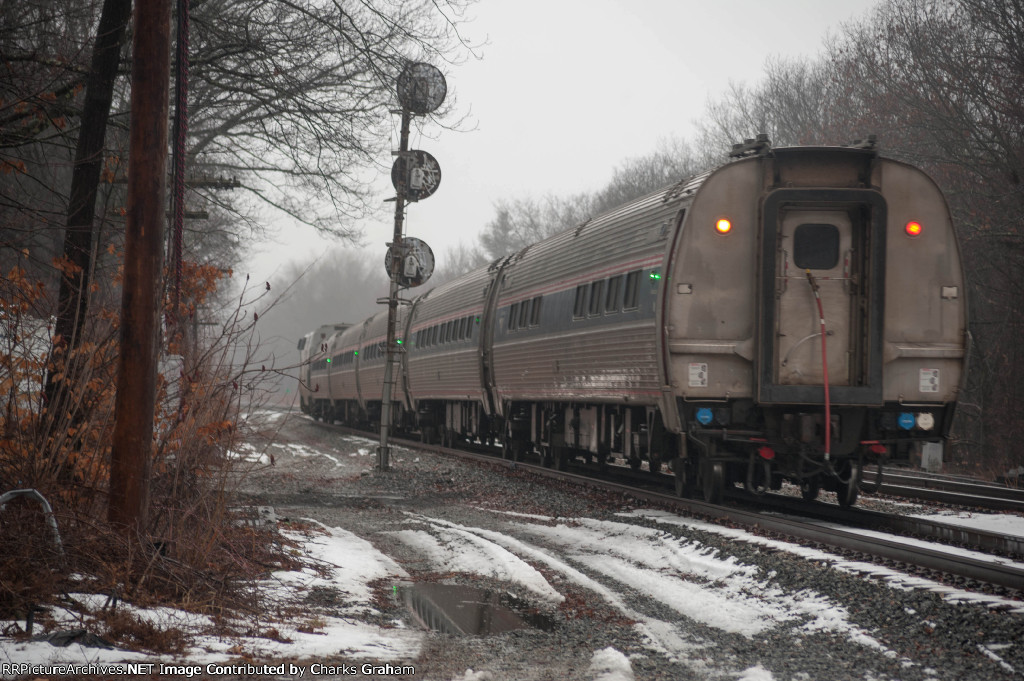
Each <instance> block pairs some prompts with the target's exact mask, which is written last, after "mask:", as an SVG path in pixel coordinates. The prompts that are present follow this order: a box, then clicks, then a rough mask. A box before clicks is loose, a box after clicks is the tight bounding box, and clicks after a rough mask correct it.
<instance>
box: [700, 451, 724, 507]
mask: <svg viewBox="0 0 1024 681" xmlns="http://www.w3.org/2000/svg"><path fill="white" fill-rule="evenodd" d="M700 484H701V488H702V490H703V492H704V501H706V502H708V503H709V504H717V503H720V502H721V501H722V497H723V496H725V464H724V463H722V462H721V461H708V460H704V461H701V462H700Z"/></svg>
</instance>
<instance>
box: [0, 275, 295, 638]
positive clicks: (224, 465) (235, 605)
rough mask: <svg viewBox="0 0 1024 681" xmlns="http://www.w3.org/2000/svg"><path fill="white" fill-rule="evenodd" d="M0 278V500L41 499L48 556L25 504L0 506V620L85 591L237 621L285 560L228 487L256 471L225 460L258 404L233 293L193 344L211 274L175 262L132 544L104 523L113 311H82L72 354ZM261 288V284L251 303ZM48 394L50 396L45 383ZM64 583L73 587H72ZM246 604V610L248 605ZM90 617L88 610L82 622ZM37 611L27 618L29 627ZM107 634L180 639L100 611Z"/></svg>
mask: <svg viewBox="0 0 1024 681" xmlns="http://www.w3.org/2000/svg"><path fill="white" fill-rule="evenodd" d="M5 274H6V277H5V278H4V279H3V280H2V281H0V323H2V326H0V331H2V334H0V494H2V493H3V492H5V491H8V490H11V489H23V488H31V489H35V490H38V491H39V492H40V493H41V494H42V495H43V496H44V497H45V498H46V499H47V500H48V501H49V503H50V504H51V505H52V507H53V514H54V517H55V518H56V520H57V523H58V526H59V528H60V534H61V537H62V540H63V553H61V552H60V551H59V550H58V549H57V547H56V545H55V542H54V540H53V539H52V536H51V533H49V532H48V531H47V530H46V525H45V522H44V521H45V518H44V516H43V514H42V512H41V510H40V509H39V507H38V505H36V504H35V503H34V502H18V503H14V502H12V503H10V504H8V505H7V508H6V509H5V510H3V511H0V574H2V575H3V579H0V585H2V586H0V620H3V619H18V620H23V619H25V618H26V617H27V614H28V613H29V612H32V611H33V608H34V607H36V606H39V605H46V604H52V603H55V602H57V601H58V600H59V599H60V597H61V594H66V593H74V592H76V591H92V592H94V593H102V594H107V595H109V596H111V597H112V598H111V603H113V602H115V601H116V600H118V599H124V600H128V601H131V602H132V603H133V604H136V605H139V606H146V605H172V606H174V607H178V608H184V609H187V610H191V611H195V612H202V613H208V614H225V613H232V614H234V615H242V616H244V615H245V614H246V613H248V612H250V611H252V609H253V608H254V601H253V596H254V593H253V592H254V587H253V584H254V582H255V580H257V579H259V578H261V577H264V576H266V574H267V573H268V572H269V571H271V570H275V569H281V568H287V567H289V565H290V561H291V560H292V559H291V558H290V557H289V556H288V555H287V552H286V551H285V550H284V548H283V546H282V544H281V540H280V538H279V537H278V535H277V534H276V533H275V532H272V531H267V530H264V529H260V528H256V527H252V526H248V525H246V524H245V523H244V522H242V521H241V519H240V517H239V516H238V514H237V513H236V512H235V511H234V510H233V509H232V503H233V502H232V493H233V491H234V490H235V489H236V487H237V485H238V484H239V482H240V481H241V479H242V476H244V474H245V472H246V470H248V469H251V468H252V467H253V466H258V465H262V464H260V463H259V462H249V461H245V460H243V459H240V458H238V457H235V456H234V455H233V454H232V450H233V449H234V448H236V446H237V444H238V442H239V441H240V439H241V438H243V437H245V435H246V433H245V428H246V425H245V420H244V418H242V415H243V414H244V412H245V411H246V410H249V409H253V408H255V407H256V406H258V401H259V396H260V395H261V394H262V390H261V381H262V379H263V378H264V377H266V376H267V374H268V372H266V371H265V370H264V369H263V367H262V366H261V367H259V368H254V366H253V354H254V352H255V350H254V347H253V343H252V338H253V331H254V326H255V323H256V320H255V315H252V316H250V315H249V314H248V313H247V312H246V309H247V306H249V305H251V304H252V303H253V302H254V300H253V299H252V297H251V296H250V297H249V298H247V297H246V296H247V293H246V292H243V293H242V294H241V296H240V297H239V299H238V300H237V303H236V306H235V308H234V309H233V311H232V312H231V313H230V314H228V315H227V316H226V318H225V321H223V322H222V323H221V324H220V325H219V326H218V327H217V328H216V330H215V331H214V332H213V333H207V334H206V335H205V337H203V338H197V337H196V336H195V334H192V335H190V334H189V333H188V332H189V331H193V330H195V329H196V328H198V325H193V323H192V322H193V320H194V319H195V317H194V316H195V314H196V311H197V309H199V306H200V305H202V304H203V303H204V301H206V300H207V299H208V297H209V296H210V294H211V293H212V292H213V291H214V289H215V287H216V285H217V284H218V283H219V282H220V280H221V279H222V277H223V274H224V273H223V272H221V271H219V270H217V269H215V268H209V267H202V266H198V265H186V268H185V280H184V281H185V287H184V288H183V290H182V294H181V302H180V304H179V305H178V307H177V308H176V309H174V310H171V309H170V307H169V306H168V309H167V310H166V314H167V319H168V320H180V322H179V323H177V324H174V323H169V324H168V325H167V328H168V329H171V330H172V332H171V333H169V338H168V339H167V340H166V343H165V351H166V352H167V354H168V355H170V356H172V357H177V358H178V361H176V362H170V363H165V365H164V366H163V367H162V373H161V375H160V376H159V379H158V385H157V390H158V399H157V409H156V413H155V414H154V447H153V450H152V453H151V458H150V461H149V467H150V472H151V475H150V480H149V497H148V513H147V515H146V517H145V519H144V522H143V523H141V524H140V530H139V532H138V534H137V535H134V536H131V537H126V536H125V535H124V534H123V532H122V530H120V529H119V528H115V527H112V526H110V525H109V524H108V523H107V521H106V511H107V502H108V499H109V494H110V489H109V472H110V450H111V432H112V426H113V422H114V418H115V414H114V392H115V387H116V383H117V376H116V375H115V374H116V370H115V367H116V362H115V361H114V360H115V359H116V356H117V351H118V349H117V325H118V319H117V315H116V314H115V313H114V312H113V311H112V310H111V309H110V307H109V306H107V307H104V306H103V305H94V312H93V313H91V314H90V320H89V322H88V323H87V324H86V326H85V332H84V336H83V338H82V339H81V340H80V341H79V342H77V343H76V344H75V347H74V348H72V347H71V344H70V343H67V342H65V339H60V338H53V337H52V331H51V329H52V324H51V323H50V322H49V321H48V320H49V319H50V318H49V317H48V315H47V314H46V310H48V309H51V306H50V305H49V301H48V300H47V297H46V290H45V287H44V286H43V285H42V284H41V283H38V282H35V281H31V280H30V279H29V278H28V277H27V276H26V275H25V272H24V271H23V270H21V269H19V268H14V269H13V270H12V271H10V272H8V273H5ZM263 295H266V293H265V292H264V291H262V290H261V291H260V292H259V296H261V297H262V296H263ZM48 378H50V379H52V380H53V382H54V384H55V385H57V386H58V391H57V392H56V393H54V394H55V395H57V396H58V398H59V399H54V400H53V401H52V402H50V403H48V402H47V399H46V397H45V395H46V393H47V390H46V381H47V379H48ZM72 576H74V578H72ZM256 608H257V609H258V606H256ZM93 615H95V613H93ZM44 620H45V618H40V619H39V621H40V622H41V623H42V622H43V621H44ZM102 623H103V627H105V629H106V631H105V632H103V631H101V632H98V633H101V634H103V633H105V634H106V635H108V636H110V637H112V638H113V639H115V640H117V641H126V642H128V641H130V642H131V643H132V644H134V645H138V646H142V647H147V648H151V649H153V650H161V651H169V652H173V651H175V650H177V649H179V648H180V645H181V642H180V641H179V640H178V639H176V638H175V637H174V636H173V635H171V634H169V633H167V632H162V633H161V632H160V631H158V629H159V628H154V627H153V625H148V624H145V623H144V622H143V621H142V620H139V619H138V618H133V617H132V616H130V615H129V614H127V613H122V612H120V611H119V610H118V609H117V608H116V607H115V608H110V609H109V610H106V611H104V612H103V613H102Z"/></svg>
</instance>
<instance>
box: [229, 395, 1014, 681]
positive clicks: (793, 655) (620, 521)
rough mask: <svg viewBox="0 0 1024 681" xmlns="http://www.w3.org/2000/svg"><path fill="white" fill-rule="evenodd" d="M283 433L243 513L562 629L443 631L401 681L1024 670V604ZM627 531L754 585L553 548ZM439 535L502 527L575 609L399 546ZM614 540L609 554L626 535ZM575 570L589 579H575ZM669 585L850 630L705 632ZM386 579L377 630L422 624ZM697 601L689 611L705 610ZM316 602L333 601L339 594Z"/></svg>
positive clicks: (464, 465) (451, 467)
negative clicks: (345, 542)
mask: <svg viewBox="0 0 1024 681" xmlns="http://www.w3.org/2000/svg"><path fill="white" fill-rule="evenodd" d="M271 426H273V427H274V428H279V430H278V432H277V433H276V435H275V436H274V437H275V440H274V441H275V442H276V444H272V445H268V444H267V443H266V442H265V441H262V442H261V441H255V442H254V443H253V444H254V445H256V446H257V448H258V449H264V448H265V452H266V454H268V455H269V454H272V455H273V461H274V463H273V465H269V466H264V467H260V468H258V469H257V470H255V471H253V472H252V473H250V474H249V475H248V476H247V478H246V480H245V483H244V485H243V490H242V499H243V500H244V502H245V503H248V504H253V505H268V506H272V507H274V509H275V512H276V514H277V516H278V517H279V518H281V519H283V522H282V527H287V525H288V522H289V521H290V522H297V521H305V520H306V519H309V520H313V521H316V522H318V523H322V524H323V525H325V526H328V527H339V528H343V529H345V530H347V531H349V532H352V533H354V534H356V535H358V536H359V537H361V538H363V539H365V540H367V541H369V542H371V543H372V544H373V545H374V546H375V547H376V548H377V549H378V550H379V551H381V552H383V553H385V554H387V555H388V556H389V557H391V558H392V559H393V560H395V561H396V562H398V563H399V564H400V565H401V566H402V568H403V569H404V570H405V571H406V572H407V573H408V574H409V580H410V581H412V582H417V581H423V582H436V583H441V584H452V585H460V584H461V585H466V586H473V587H477V588H481V589H486V590H489V591H491V592H493V593H495V594H505V595H506V596H505V600H506V601H509V602H512V603H514V604H515V606H514V607H516V608H518V609H519V611H520V612H521V613H522V612H525V610H529V609H533V610H535V611H536V612H537V613H542V614H543V615H544V616H545V621H549V622H551V625H550V627H547V628H545V629H539V628H524V629H518V630H514V631H508V632H505V633H501V634H492V635H487V636H482V635H459V634H451V633H443V632H438V631H430V632H429V633H427V634H426V636H425V640H424V644H423V645H422V647H421V649H420V652H419V655H418V656H417V657H416V659H412V660H408V661H407V662H403V664H408V665H410V666H412V667H414V668H415V674H414V675H411V676H409V675H407V676H406V678H417V679H438V680H441V679H443V680H446V681H447V680H449V679H462V680H465V681H472V680H483V679H490V680H492V681H497V680H500V679H517V680H530V679H603V680H605V681H618V680H620V679H629V678H635V679H712V678H723V679H743V680H745V681H766V680H776V681H783V680H790V679H792V680H794V681H830V680H837V681H838V680H842V681H846V680H848V679H865V680H882V679H901V680H903V679H905V680H908V681H909V680H916V679H921V680H928V679H936V680H945V679H949V680H950V681H952V680H954V679H955V680H957V681H963V680H968V679H978V680H983V679H984V680H988V679H1015V678H1020V676H1021V675H1024V614H1021V613H1020V612H1019V611H1017V612H1013V611H1000V610H997V609H993V608H991V607H990V605H982V604H975V603H967V602H954V601H953V600H951V599H950V598H949V597H948V595H943V594H940V593H935V592H933V591H929V590H927V589H926V588H910V587H906V586H897V585H894V584H893V583H891V582H890V581H886V580H881V579H876V578H872V577H870V576H865V575H864V574H861V573H858V572H854V571H849V570H845V569H842V568H841V567H837V566H836V562H837V561H835V560H813V559H809V558H806V557H800V556H796V555H794V554H793V553H790V552H789V551H784V550H780V549H779V548H777V547H776V546H775V545H772V544H767V545H766V544H758V543H749V542H744V541H737V540H736V539H732V538H729V537H726V536H723V535H722V534H720V533H718V532H716V531H712V530H709V529H707V528H706V527H704V526H703V524H702V523H694V524H692V525H689V524H686V523H687V521H686V520H685V519H683V520H680V521H679V522H665V519H664V518H663V517H661V515H664V514H665V512H664V511H659V510H657V509H648V508H645V507H644V506H643V505H641V504H638V503H637V502H636V501H635V500H632V499H627V498H624V497H621V496H617V495H608V494H603V493H597V492H594V491H591V490H583V489H580V488H578V487H575V486H570V485H568V484H563V483H552V482H547V481H541V480H538V479H537V478H535V477H533V476H531V475H529V474H528V473H525V472H523V471H522V470H519V469H516V468H514V467H510V466H509V465H507V464H506V463H504V462H499V461H496V462H495V464H494V465H478V464H475V463H470V462H466V461H462V460H457V459H451V458H447V457H443V456H441V455H436V454H432V453H427V452H422V451H418V450H412V449H402V448H396V450H395V452H394V454H393V464H394V465H393V468H392V470H391V471H388V472H386V473H380V472H377V471H376V470H375V463H376V458H375V455H374V454H373V452H374V447H375V443H374V442H373V441H372V440H370V439H360V438H356V437H353V436H350V435H345V434H343V433H341V432H339V431H338V430H336V429H332V428H330V427H328V426H325V425H323V424H319V423H316V422H313V421H311V420H309V419H307V418H306V417H304V416H302V415H299V414H291V415H289V416H287V417H279V418H274V419H271V420H269V421H268V422H267V428H264V432H265V433H268V434H269V429H270V427H271ZM295 445H301V447H296V446H295ZM659 514H661V515H659ZM677 518H678V516H677ZM611 523H614V524H616V525H611ZM446 524H447V525H446ZM628 525H632V526H634V529H635V530H636V532H639V533H641V536H643V535H642V533H643V532H648V531H652V532H653V531H656V532H657V533H659V537H660V538H659V539H658V541H659V542H660V543H665V544H667V545H670V546H683V545H686V546H689V547H691V548H694V549H696V550H697V554H696V555H702V556H703V555H706V556H707V557H708V558H709V560H710V559H713V560H714V561H718V563H719V564H720V563H721V562H725V563H726V564H728V565H734V566H736V569H738V570H741V571H743V574H744V575H746V576H747V577H749V579H750V580H751V584H753V585H755V586H753V587H751V588H750V589H749V590H747V592H746V593H734V592H733V591H731V590H729V589H730V588H733V587H729V588H726V586H727V585H726V582H728V579H729V578H722V579H721V580H720V579H717V578H715V577H714V576H711V577H709V576H708V575H707V574H706V573H700V572H699V571H695V572H694V573H693V574H689V573H688V572H687V569H686V564H685V559H680V561H682V562H679V561H675V560H673V561H669V562H666V563H665V564H664V565H660V566H656V567H655V568H654V569H653V571H652V570H651V569H646V570H642V571H640V572H638V574H640V575H643V579H644V580H646V581H644V582H643V583H641V582H640V581H638V580H640V579H641V577H631V576H620V577H616V576H615V575H613V574H611V573H610V572H609V571H607V570H602V569H601V568H599V567H598V565H599V559H600V555H596V556H593V555H590V556H584V557H581V555H580V554H578V553H576V552H574V551H572V550H566V544H562V543H559V541H557V537H558V534H557V533H558V532H561V531H562V530H564V531H566V532H569V531H571V530H572V529H573V528H576V527H582V528H583V529H588V528H590V527H599V528H604V527H619V526H628ZM438 527H446V528H447V527H451V528H453V529H452V530H451V531H452V532H462V533H465V529H464V528H472V529H473V530H474V531H475V532H477V534H478V535H480V536H484V535H486V536H487V537H491V536H492V535H491V534H490V533H493V536H494V537H497V538H498V539H496V541H497V542H498V543H500V544H501V545H502V546H504V547H505V548H509V547H510V546H515V542H521V543H522V544H523V545H527V546H529V547H532V549H537V550H539V553H529V552H526V551H525V550H520V551H516V550H514V549H509V550H511V551H512V552H513V553H516V555H518V556H519V558H521V559H522V560H523V561H524V562H525V563H527V564H529V565H530V566H532V568H534V569H535V570H536V571H537V572H539V573H540V575H542V576H543V577H544V578H545V579H546V581H547V583H548V584H549V585H550V586H551V587H553V588H554V590H556V591H557V592H558V593H559V594H561V597H564V600H562V601H561V602H560V603H557V604H556V603H554V602H545V601H544V599H543V598H539V597H537V594H536V593H533V592H531V591H530V589H529V588H525V587H524V586H523V584H522V583H520V582H517V581H515V580H514V579H513V580H508V579H502V578H500V575H501V574H502V573H501V571H500V570H497V571H491V572H488V571H487V570H480V571H475V572H474V571H467V570H465V569H460V565H459V564H458V562H457V561H455V562H452V561H451V556H450V555H449V559H448V560H449V562H448V563H445V562H444V561H440V562H439V559H438V558H437V556H436V555H433V556H432V555H431V554H430V552H424V551H423V550H422V548H420V547H417V546H416V545H415V544H410V543H409V542H407V541H402V540H400V539H399V537H401V536H402V535H401V534H400V533H402V532H403V531H405V532H407V531H409V530H414V531H419V532H427V531H433V532H435V533H436V532H437V528H438ZM442 534H443V532H442ZM474 536H477V535H474ZM652 536H653V535H652ZM546 537H550V538H551V539H550V541H549V540H548V539H546ZM506 538H507V539H506ZM602 541H603V542H607V546H608V548H609V549H610V550H611V549H612V548H613V546H612V543H613V542H614V541H615V538H614V537H613V536H609V537H608V538H607V539H604V540H602ZM628 562H629V561H628V559H627V560H625V562H624V564H628ZM559 566H567V567H565V568H561V567H559ZM463 567H464V566H463ZM573 571H578V574H580V575H582V576H583V578H574V577H573V576H572V575H573V574H576V572H573ZM496 575H497V576H496ZM652 575H654V577H653V578H652ZM662 578H663V579H664V583H665V584H666V586H668V585H669V584H670V583H671V584H677V585H681V586H685V587H691V586H692V587H694V590H693V591H692V593H693V594H695V595H694V596H693V598H695V599H699V598H700V597H701V596H700V594H709V593H719V592H718V591H716V590H717V589H719V588H720V587H721V589H722V590H721V591H720V593H721V595H722V597H723V598H726V597H731V596H730V595H735V596H736V597H737V598H742V599H746V600H747V601H750V602H757V603H761V604H763V606H764V608H765V609H766V610H767V611H771V609H772V608H773V607H774V604H775V600H776V599H778V602H779V603H792V602H811V601H813V599H815V598H817V599H819V600H821V601H822V602H824V603H825V605H823V606H822V608H824V609H827V610H829V611H830V612H831V611H833V610H834V611H835V613H838V614H836V615H835V617H839V618H840V619H842V622H841V623H840V625H837V626H836V627H831V628H830V627H824V626H822V622H825V621H830V620H828V617H831V616H832V615H831V614H829V615H828V616H825V615H822V614H821V613H817V614H816V613H814V612H812V611H811V610H801V611H800V612H801V613H803V614H802V615H799V616H794V614H793V613H794V611H792V610H791V611H787V613H786V614H785V616H784V617H780V618H779V620H778V621H775V622H772V624H771V626H767V627H761V628H760V629H758V630H757V631H756V632H755V633H753V634H750V633H744V632H743V631H742V627H736V628H733V627H730V626H725V627H722V626H715V625H714V624H710V623H709V621H710V622H714V621H715V620H714V617H713V616H711V617H709V619H704V620H703V621H702V619H701V618H695V619H694V618H690V617H687V616H686V615H683V614H681V609H680V607H678V604H676V603H674V602H673V601H672V599H671V597H670V595H669V594H666V598H665V599H661V598H659V597H657V593H658V590H657V581H658V580H659V579H662ZM588 580H589V581H588ZM652 581H653V582H654V585H653V586H652V584H651V582H652ZM766 585H767V586H766ZM377 587H378V588H379V589H380V592H381V594H382V595H381V598H379V599H378V600H377V604H378V605H379V613H378V614H377V615H374V616H373V617H374V618H375V619H376V620H377V621H378V622H393V621H401V622H403V623H404V625H405V626H408V627H417V626H421V623H420V622H418V621H417V620H416V618H414V617H413V615H412V614H411V612H410V611H409V610H408V609H407V608H406V606H405V604H404V602H403V600H402V599H401V598H398V597H395V596H394V595H393V586H391V585H383V584H382V585H377ZM742 590H743V587H741V591H742ZM724 602H725V601H723V603H724ZM814 602H817V601H814ZM524 603H525V604H527V605H526V606H524V605H523V604H524ZM684 606H685V607H683V608H682V610H683V611H684V612H688V611H689V610H688V608H690V607H693V608H697V609H699V607H700V604H699V603H687V604H684ZM318 607H324V608H327V609H329V607H330V603H329V599H328V602H327V603H324V604H319V605H318ZM780 607H783V609H784V608H785V606H780ZM325 612H326V611H325ZM712 615H713V614H712ZM342 658H343V655H340V656H339V658H338V659H339V663H340V660H341V659H342ZM319 662H324V660H319ZM392 664H394V663H392ZM371 676H372V675H371ZM364 678H366V677H365V676H364ZM380 678H385V677H384V676H381V677H380ZM387 678H395V677H394V676H391V677H387Z"/></svg>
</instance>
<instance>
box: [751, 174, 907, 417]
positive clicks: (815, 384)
mask: <svg viewBox="0 0 1024 681" xmlns="http://www.w3.org/2000/svg"><path fill="white" fill-rule="evenodd" d="M886 215H887V211H886V204H885V200H884V199H883V198H882V196H881V194H879V193H878V192H877V191H874V190H869V189H780V190H776V191H773V192H771V193H770V194H769V195H768V196H767V198H766V199H765V201H764V205H763V219H764V226H763V232H762V244H761V249H762V251H761V285H760V288H761V292H760V301H761V303H760V313H759V317H760V319H759V325H758V326H759V334H760V343H759V355H758V365H759V366H758V369H757V371H758V400H759V401H760V402H761V403H763V404H771V403H776V404H780V403H782V404H821V403H822V402H823V401H824V385H825V381H824V366H825V364H824V363H823V359H822V352H821V315H819V314H818V306H817V302H816V300H815V297H814V289H813V286H812V284H811V281H810V280H809V279H808V276H807V272H808V271H809V272H810V274H811V277H812V278H813V281H814V284H816V285H817V286H818V290H819V294H820V296H821V302H822V308H823V312H824V318H825V349H826V354H827V356H828V357H827V361H828V384H829V389H830V392H831V393H832V400H833V402H834V403H835V404H849V405H858V404H860V405H863V404H880V403H881V399H882V336H883V329H882V325H883V319H884V310H883V308H884V303H885V300H884V291H885V227H886V219H887V218H886Z"/></svg>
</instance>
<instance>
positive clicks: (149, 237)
mask: <svg viewBox="0 0 1024 681" xmlns="http://www.w3.org/2000/svg"><path fill="white" fill-rule="evenodd" d="M132 54H133V60H132V95H131V116H130V118H129V126H128V128H129V129H128V173H129V175H128V206H127V221H126V226H125V247H124V283H123V285H122V291H121V329H120V331H121V347H120V354H119V356H118V360H117V372H118V373H117V397H116V398H115V402H114V435H113V447H112V450H111V455H110V505H109V507H108V519H109V520H110V522H111V523H113V524H116V525H120V526H123V527H124V528H125V529H126V530H127V531H128V532H129V533H134V532H136V531H138V530H139V529H140V528H141V527H144V526H145V518H146V503H147V498H148V491H149V460H150V454H151V450H152V446H153V411H154V408H155V406H156V369H157V359H158V358H159V347H160V339H161V331H160V307H161V306H160V301H161V295H162V288H161V277H162V270H163V244H164V223H165V221H166V217H165V211H166V205H167V204H166V201H165V186H166V179H167V118H168V111H169V92H168V91H169V82H168V78H169V73H170V54H171V0H147V2H139V3H136V5H135V31H134V35H133V39H132Z"/></svg>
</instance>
